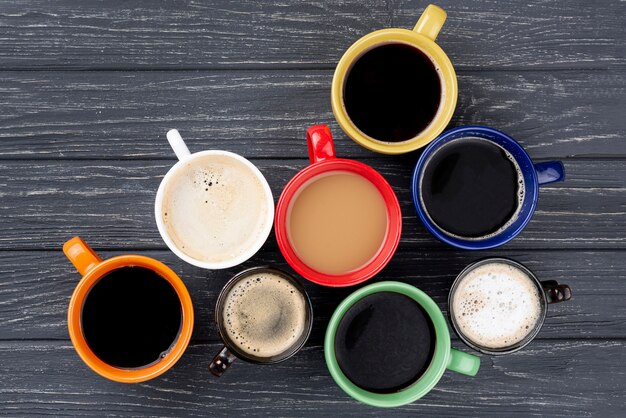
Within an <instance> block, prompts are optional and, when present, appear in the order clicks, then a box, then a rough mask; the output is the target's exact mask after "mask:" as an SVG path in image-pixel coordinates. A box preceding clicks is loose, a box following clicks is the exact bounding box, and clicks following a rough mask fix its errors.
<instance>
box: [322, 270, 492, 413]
mask: <svg viewBox="0 0 626 418" xmlns="http://www.w3.org/2000/svg"><path fill="white" fill-rule="evenodd" d="M324 355H325V358H326V364H327V365H328V369H329V371H330V374H331V376H332V377H333V379H334V380H335V382H336V383H337V384H338V385H339V387H341V388H342V389H343V390H344V391H345V392H346V393H347V394H349V395H350V396H352V397H353V398H355V399H357V400H359V401H361V402H364V403H366V404H369V405H373V406H380V407H394V406H400V405H405V404H408V403H411V402H413V401H415V400H417V399H419V398H421V397H422V396H424V395H425V394H426V393H428V392H429V391H430V390H431V389H432V388H433V387H434V386H435V385H436V384H437V382H438V381H439V379H440V378H441V376H442V375H443V372H444V371H445V370H446V369H450V370H453V371H456V372H458V373H462V374H466V375H468V376H474V375H475V374H476V373H477V372H478V368H479V366H480V359H479V358H478V357H476V356H474V355H471V354H467V353H464V352H461V351H457V350H454V349H452V348H451V347H450V333H449V331H448V326H447V324H446V321H445V319H444V316H443V314H442V313H441V310H440V309H439V307H438V306H437V304H436V303H435V302H434V301H433V300H432V299H431V298H430V297H428V296H427V295H426V294H425V293H424V292H422V291H421V290H419V289H417V288H415V287H413V286H410V285H408V284H405V283H400V282H380V283H375V284H372V285H369V286H366V287H363V288H361V289H359V290H357V291H356V292H354V293H352V294H351V295H350V296H348V297H347V298H346V299H345V300H344V301H343V302H342V303H341V304H340V305H339V306H338V307H337V309H336V310H335V313H334V314H333V316H332V318H331V320H330V322H329V325H328V329H327V331H326V339H325V342H324Z"/></svg>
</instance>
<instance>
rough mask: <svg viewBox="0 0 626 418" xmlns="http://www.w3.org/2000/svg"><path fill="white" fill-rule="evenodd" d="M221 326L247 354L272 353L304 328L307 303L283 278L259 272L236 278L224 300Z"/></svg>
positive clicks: (293, 340) (284, 348) (292, 341)
mask: <svg viewBox="0 0 626 418" xmlns="http://www.w3.org/2000/svg"><path fill="white" fill-rule="evenodd" d="M223 306H224V308H223V311H222V316H223V323H222V325H223V328H224V330H225V331H226V333H227V335H228V338H229V339H230V340H231V341H232V342H233V343H234V344H236V345H237V347H238V348H239V349H240V350H241V351H243V352H244V353H246V354H249V355H252V356H255V357H265V358H267V357H273V356H276V355H279V354H282V353H284V352H285V351H287V350H289V349H290V348H291V347H292V346H293V345H294V344H295V343H296V342H297V341H298V340H299V339H300V337H301V336H302V334H303V333H304V332H305V328H306V324H307V309H308V308H307V303H306V301H305V298H304V295H303V294H302V293H301V292H300V291H299V290H298V289H297V288H296V287H295V286H294V285H293V284H292V283H291V282H289V281H288V280H286V279H285V278H283V277H281V276H279V275H276V274H272V273H258V274H253V275H250V276H248V277H246V278H244V279H242V280H241V281H239V282H238V283H237V284H236V285H235V286H233V288H232V289H231V290H230V291H229V292H228V295H227V296H226V298H225V299H224V303H223Z"/></svg>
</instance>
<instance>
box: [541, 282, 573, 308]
mask: <svg viewBox="0 0 626 418" xmlns="http://www.w3.org/2000/svg"><path fill="white" fill-rule="evenodd" d="M541 286H543V291H544V293H545V294H546V300H547V301H548V303H558V302H565V301H568V300H570V299H571V298H572V289H571V288H570V287H569V286H568V285H566V284H559V283H558V282H557V281H556V280H546V281H544V282H541Z"/></svg>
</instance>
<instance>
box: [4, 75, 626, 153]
mask: <svg viewBox="0 0 626 418" xmlns="http://www.w3.org/2000/svg"><path fill="white" fill-rule="evenodd" d="M331 78H332V71H330V70H311V71H298V72H292V71H236V72H223V71H198V72H196V71H190V72H159V71H157V72H109V71H106V72H100V71H99V72H86V73H82V72H2V73H0V158H2V159H9V158H10V159H13V158H21V159H41V158H55V159H57V158H58V159H61V158H98V159H107V158H110V159H120V158H124V159H136V158H170V159H171V158H173V154H172V152H171V150H170V149H169V147H168V146H167V142H166V141H165V132H166V131H167V129H170V128H172V127H177V128H178V129H180V130H181V132H182V133H183V135H184V136H185V138H186V139H187V140H188V142H189V146H190V148H191V149H193V150H202V149H205V148H208V147H211V148H225V149H230V150H234V151H239V152H243V151H244V150H245V151H246V152H247V153H248V155H251V156H255V157H279V158H294V157H295V158H298V157H303V156H306V149H305V141H304V132H305V130H306V128H307V127H308V126H310V125H312V124H315V123H321V122H322V123H330V124H331V127H332V129H333V132H334V135H335V138H336V141H337V150H338V152H339V153H340V154H341V155H342V156H349V157H352V158H363V157H374V156H375V155H376V154H374V153H372V152H370V151H367V150H365V149H364V148H361V147H360V146H358V145H357V144H355V143H353V142H352V141H351V140H349V139H348V138H347V137H346V135H345V134H343V132H342V131H341V130H340V129H339V127H338V126H337V124H336V123H335V122H334V117H333V115H332V112H331V109H330V82H331ZM625 85H626V72H624V71H608V72H604V71H596V72H580V71H562V72H552V73H546V72H542V71H538V72H535V71H530V72H522V73H519V72H464V73H460V74H459V88H460V90H459V91H460V93H459V102H458V106H457V110H456V113H455V116H454V118H453V120H452V122H451V124H450V127H454V126H458V125H462V124H484V125H491V126H493V127H496V128H499V129H502V130H504V131H505V132H507V133H509V134H510V135H511V136H513V137H514V138H516V139H517V140H519V141H520V142H521V143H522V144H523V145H524V146H526V147H527V149H528V150H529V152H530V154H531V155H532V156H533V157H535V158H553V157H565V156H570V157H598V156H601V157H606V156H611V157H626V142H625V141H624V137H626V120H625V119H624V117H623V115H622V113H623V112H622V110H623V109H624V107H625V106H626V90H625ZM379 158H380V159H381V160H384V159H385V158H388V157H385V156H379ZM410 158H415V156H411V157H410Z"/></svg>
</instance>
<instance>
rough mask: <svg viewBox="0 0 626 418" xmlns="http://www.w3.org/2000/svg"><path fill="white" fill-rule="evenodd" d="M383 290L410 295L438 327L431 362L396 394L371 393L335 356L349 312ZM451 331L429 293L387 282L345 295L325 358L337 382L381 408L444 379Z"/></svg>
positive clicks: (327, 339)
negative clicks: (354, 380) (337, 338)
mask: <svg viewBox="0 0 626 418" xmlns="http://www.w3.org/2000/svg"><path fill="white" fill-rule="evenodd" d="M380 292H396V293H400V294H403V295H405V296H408V297H410V298H411V299H413V300H414V301H415V302H417V303H418V304H419V305H420V306H421V307H422V309H423V310H424V311H426V313H427V314H428V316H429V318H430V321H431V322H432V324H433V328H434V330H435V350H434V353H433V358H432V359H431V362H430V365H429V366H428V368H427V369H426V371H425V372H424V374H422V376H420V378H419V379H418V380H417V381H415V382H414V383H412V384H411V385H410V386H408V387H406V388H404V389H402V390H400V391H398V392H394V393H375V392H370V391H367V390H364V389H361V388H360V387H358V386H356V385H355V384H354V383H352V382H351V381H350V380H349V379H348V378H347V377H346V375H345V374H344V373H343V371H342V370H341V368H340V367H339V363H338V362H337V359H336V357H335V347H334V342H335V336H336V333H337V328H338V327H339V323H340V322H341V320H342V319H343V317H344V315H345V314H346V312H347V311H348V310H349V309H350V308H351V307H352V306H353V305H354V304H355V303H356V302H358V301H359V300H361V299H363V298H364V297H366V296H369V295H372V294H374V293H380ZM450 351H451V346H450V332H449V331H448V325H447V323H446V320H445V318H444V316H443V313H442V312H441V309H439V306H437V303H435V301H434V300H433V299H431V298H430V296H428V295H427V294H426V293H424V292H423V291H421V290H420V289H418V288H416V287H415V286H411V285H409V284H407V283H402V282H396V281H384V282H378V283H373V284H370V285H367V286H365V287H362V288H360V289H358V290H356V291H355V292H353V293H351V294H350V295H349V296H348V297H346V298H345V299H344V300H343V301H342V302H341V303H340V304H339V306H337V308H336V309H335V312H334V313H333V315H332V316H331V318H330V321H329V322H328V327H327V328H326V334H325V338H324V358H325V360H326V366H327V367H328V371H329V372H330V375H331V376H332V378H333V380H334V381H335V383H336V384H337V385H338V386H339V387H340V388H341V389H342V390H343V391H344V392H345V393H347V394H348V395H350V396H351V397H353V398H354V399H356V400H358V401H360V402H363V403H365V404H368V405H372V406H378V407H387V408H390V407H397V406H402V405H406V404H409V403H411V402H414V401H416V400H418V399H420V398H421V397H423V396H424V395H426V394H427V393H428V392H429V391H430V390H431V389H432V388H433V387H434V386H435V385H436V384H437V383H438V382H439V380H440V379H441V376H442V375H443V373H444V372H445V370H446V367H447V365H448V361H449V360H450Z"/></svg>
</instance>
